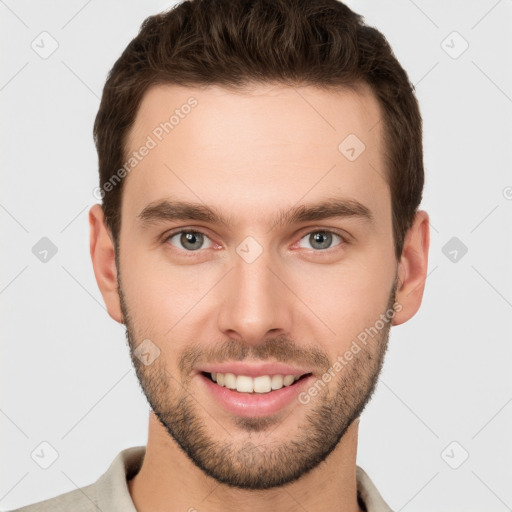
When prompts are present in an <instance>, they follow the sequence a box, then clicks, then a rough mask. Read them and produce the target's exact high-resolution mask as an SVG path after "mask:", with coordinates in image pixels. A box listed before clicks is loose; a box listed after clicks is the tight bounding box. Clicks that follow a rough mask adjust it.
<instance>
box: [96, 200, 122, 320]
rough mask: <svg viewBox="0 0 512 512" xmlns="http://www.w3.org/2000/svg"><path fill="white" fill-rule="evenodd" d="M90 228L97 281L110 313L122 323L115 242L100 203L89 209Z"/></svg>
mask: <svg viewBox="0 0 512 512" xmlns="http://www.w3.org/2000/svg"><path fill="white" fill-rule="evenodd" d="M89 228H90V244H89V248H90V253H91V260H92V265H93V268H94V276H95V277H96V282H97V283H98V287H99V289H100V291H101V295H102V296H103V300H104V301H105V305H106V306H107V311H108V314H109V315H110V316H111V317H112V318H113V319H114V320H115V321H116V322H119V323H121V324H122V323H124V322H123V314H122V311H121V304H120V300H119V293H118V282H117V269H116V261H115V252H114V242H113V240H112V236H111V233H110V230H109V229H108V227H107V225H106V223H105V215H104V213H103V208H102V207H101V205H100V204H95V205H94V206H92V207H91V209H90V210H89Z"/></svg>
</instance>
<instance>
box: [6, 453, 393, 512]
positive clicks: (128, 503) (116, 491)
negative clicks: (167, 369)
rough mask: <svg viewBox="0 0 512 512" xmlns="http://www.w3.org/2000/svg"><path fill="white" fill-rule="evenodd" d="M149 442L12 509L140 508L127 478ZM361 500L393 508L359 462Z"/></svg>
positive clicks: (87, 511) (378, 510) (90, 511)
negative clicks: (91, 476) (79, 481)
mask: <svg viewBox="0 0 512 512" xmlns="http://www.w3.org/2000/svg"><path fill="white" fill-rule="evenodd" d="M145 453H146V447H145V446H133V447H131V448H126V449H125V450H122V451H121V452H120V453H119V454H118V455H117V456H116V458H115V459H114V460H113V461H112V463H111V464H110V467H109V468H108V469H107V471H106V472H105V473H103V475H101V476H100V477H99V478H98V480H96V482H94V483H93V484H90V485H87V486H85V487H82V488H80V489H75V490H73V491H69V492H67V493H64V494H61V495H59V496H55V497H53V498H50V499H47V500H44V501H40V502H39V503H34V504H32V505H27V506H25V507H22V508H19V509H16V510H12V511H11V512H137V510H136V508H135V506H134V504H133V501H132V499H131V496H130V493H129V491H128V484H127V481H128V480H130V479H131V478H133V476H135V475H136V474H137V473H138V471H139V469H140V467H141V465H142V460H143V458H144V454H145ZM356 478H357V493H358V498H359V503H360V504H361V507H362V508H366V512H393V511H392V510H391V508H389V506H388V505H387V504H386V502H385V501H384V499H383V498H382V496H381V495H380V493H379V491H378V490H377V488H376V487H375V485H374V484H373V482H372V481H371V480H370V477H369V476H368V475H367V474H366V473H365V472H364V471H363V469H362V468H360V467H359V466H356Z"/></svg>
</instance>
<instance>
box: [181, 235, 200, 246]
mask: <svg viewBox="0 0 512 512" xmlns="http://www.w3.org/2000/svg"><path fill="white" fill-rule="evenodd" d="M197 235H199V237H198V236H197ZM200 236H201V234H200V233H184V234H183V235H182V243H183V246H184V247H187V244H189V243H191V244H192V245H194V242H195V245H196V246H197V245H198V246H199V247H201V241H200V240H201V239H200ZM198 241H199V243H198ZM188 248H189V249H197V248H198V247H190V246H188Z"/></svg>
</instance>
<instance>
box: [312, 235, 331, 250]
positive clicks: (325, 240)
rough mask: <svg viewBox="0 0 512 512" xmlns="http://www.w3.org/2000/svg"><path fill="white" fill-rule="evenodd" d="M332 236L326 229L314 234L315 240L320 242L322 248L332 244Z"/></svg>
mask: <svg viewBox="0 0 512 512" xmlns="http://www.w3.org/2000/svg"><path fill="white" fill-rule="evenodd" d="M330 237H331V234H330V233H326V232H324V231H319V232H317V233H315V234H314V235H313V240H314V242H315V243H320V245H321V248H322V249H325V248H328V247H329V245H330V244H329V242H330ZM322 238H323V239H324V242H323V243H322Z"/></svg>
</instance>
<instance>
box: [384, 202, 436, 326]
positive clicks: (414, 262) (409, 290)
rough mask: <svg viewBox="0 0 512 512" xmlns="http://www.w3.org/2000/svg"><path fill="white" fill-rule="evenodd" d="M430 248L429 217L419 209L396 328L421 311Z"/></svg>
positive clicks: (406, 253) (405, 258)
mask: <svg viewBox="0 0 512 512" xmlns="http://www.w3.org/2000/svg"><path fill="white" fill-rule="evenodd" d="M429 246H430V227H429V217H428V214H427V212H425V211H423V210H419V211H418V212H416V215H415V217H414V220H413V223H412V226H411V227H410V229H409V231H408V232H407V234H406V237H405V240H404V247H403V251H402V257H401V259H400V263H399V268H398V284H397V289H396V299H395V302H396V303H398V305H399V306H398V307H397V308H396V310H397V313H396V315H395V317H394V318H393V325H400V324H402V323H404V322H407V320H409V319H410V318H412V317H413V316H414V315H415V314H416V312H417V311H418V309H419V308H420V305H421V300H422V298H423V292H424V289H425V280H426V278H427V267H428V250H429Z"/></svg>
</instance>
